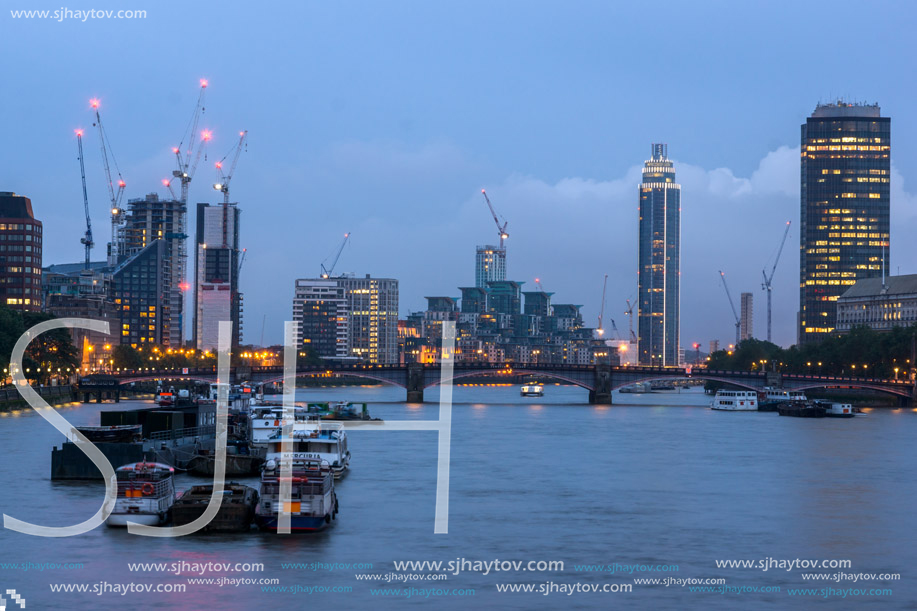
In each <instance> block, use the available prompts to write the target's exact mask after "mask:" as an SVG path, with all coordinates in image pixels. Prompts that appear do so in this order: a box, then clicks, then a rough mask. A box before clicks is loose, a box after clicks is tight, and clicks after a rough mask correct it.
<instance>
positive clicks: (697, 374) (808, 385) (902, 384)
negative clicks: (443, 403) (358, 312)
mask: <svg viewBox="0 0 917 611" xmlns="http://www.w3.org/2000/svg"><path fill="white" fill-rule="evenodd" d="M526 374H528V375H532V376H537V377H538V378H539V379H541V380H556V381H560V382H566V383H568V384H574V385H576V386H579V387H581V388H584V389H586V390H587V391H588V392H589V402H590V403H592V404H596V405H610V404H611V396H612V395H611V393H612V391H614V390H618V389H620V388H622V387H624V386H629V385H631V384H636V383H638V382H652V381H657V380H673V379H697V380H712V381H715V382H722V383H724V384H728V385H730V386H732V387H735V388H744V389H748V390H762V389H764V388H765V387H766V386H770V387H778V388H784V389H786V390H809V389H865V390H871V391H876V392H881V393H886V394H890V395H894V396H896V397H898V401H899V405H902V406H911V405H913V402H914V399H915V385H914V383H913V382H912V381H911V380H888V379H877V378H866V377H855V376H849V377H848V376H822V375H797V374H784V373H772V372H766V373H765V372H750V371H721V370H711V369H703V368H693V369H692V368H690V367H688V368H677V367H632V366H611V365H537V364H526V365H523V364H518V363H461V362H459V363H455V364H454V369H453V375H452V379H453V381H459V380H461V379H463V378H472V377H479V376H489V377H494V378H497V379H499V378H500V377H503V378H508V377H509V376H516V375H526ZM317 375H340V376H347V377H352V378H360V379H364V380H372V381H375V382H381V383H383V384H391V385H393V386H399V387H401V388H404V389H405V391H406V395H407V397H406V398H407V401H408V402H409V403H422V402H423V395H424V390H425V389H427V388H430V387H432V386H436V385H437V384H439V383H440V382H441V367H440V365H439V364H438V363H437V364H421V363H409V364H405V365H334V366H320V365H319V366H314V365H307V366H302V367H297V370H296V376H297V377H306V376H317ZM103 377H104V378H105V379H106V380H107V381H109V383H112V382H115V383H117V384H118V385H123V384H128V383H130V382H142V381H150V380H170V381H184V380H187V381H189V382H190V381H202V382H216V379H217V374H216V369H215V368H186V369H155V368H144V369H137V370H120V371H117V372H115V373H113V374H105V375H104V376H98V377H97V376H86V377H84V378H83V380H82V381H81V388H84V389H86V390H89V389H91V388H93V387H94V386H95V384H94V382H96V381H98V382H101V381H102V380H101V378H103ZM282 380H283V367H282V366H275V367H233V368H231V369H230V381H231V382H232V383H234V384H240V383H243V382H249V383H251V384H253V385H259V384H268V383H275V382H281V381H282Z"/></svg>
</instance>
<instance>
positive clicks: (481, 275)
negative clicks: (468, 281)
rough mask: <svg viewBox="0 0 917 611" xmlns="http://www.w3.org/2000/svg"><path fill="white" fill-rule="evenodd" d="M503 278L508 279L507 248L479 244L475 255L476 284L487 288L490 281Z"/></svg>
mask: <svg viewBox="0 0 917 611" xmlns="http://www.w3.org/2000/svg"><path fill="white" fill-rule="evenodd" d="M503 280H506V249H505V248H500V247H499V246H478V247H477V249H476V251H475V256H474V285H475V286H476V287H477V288H479V289H485V288H487V283H488V282H502V281H503Z"/></svg>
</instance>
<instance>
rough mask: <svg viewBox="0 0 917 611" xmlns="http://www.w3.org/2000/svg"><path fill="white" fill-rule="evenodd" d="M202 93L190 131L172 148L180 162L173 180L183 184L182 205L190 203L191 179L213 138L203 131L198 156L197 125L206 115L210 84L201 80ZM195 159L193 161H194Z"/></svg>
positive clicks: (173, 172) (210, 134)
mask: <svg viewBox="0 0 917 611" xmlns="http://www.w3.org/2000/svg"><path fill="white" fill-rule="evenodd" d="M200 83H201V92H200V93H199V94H198V96H197V105H195V107H194V113H193V114H192V115H191V121H190V122H189V126H190V129H186V131H185V133H184V134H182V139H181V142H180V143H179V144H178V146H176V147H173V148H172V153H174V154H175V159H176V161H177V162H178V169H177V170H172V176H173V178H177V179H178V180H179V181H180V183H181V197H180V200H179V201H181V203H183V204H187V203H188V187H189V185H190V184H191V179H192V178H194V172H195V171H196V170H197V164H198V162H199V161H200V160H201V154H202V153H203V151H204V146H206V144H207V142H208V141H209V140H210V139H211V138H212V137H213V133H212V132H210V131H209V130H206V129H205V130H203V131H201V134H200V143H199V144H198V147H197V154H196V155H195V154H194V142H195V139H196V138H197V125H198V123H199V122H200V118H201V115H202V114H203V113H204V110H205V108H204V92H205V91H207V86H208V85H209V83H208V82H207V79H201V80H200ZM185 138H187V139H188V148H187V150H183V148H184V144H185ZM192 157H193V161H192Z"/></svg>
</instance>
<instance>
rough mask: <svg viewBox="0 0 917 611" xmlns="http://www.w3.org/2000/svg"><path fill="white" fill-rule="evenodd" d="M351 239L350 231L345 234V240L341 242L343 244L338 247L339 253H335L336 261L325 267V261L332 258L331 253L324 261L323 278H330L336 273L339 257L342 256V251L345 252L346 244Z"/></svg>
mask: <svg viewBox="0 0 917 611" xmlns="http://www.w3.org/2000/svg"><path fill="white" fill-rule="evenodd" d="M348 239H350V233H349V232H348V233H345V234H344V241H343V242H341V245H340V246H339V247H338V249H337V253H335V255H334V261H332V262H331V267H325V261H327V260H328V259H330V258H331V256H330V255H329V256H328V257H327V258H326V259H325V261H322V278H330V277H331V274H332V273H334V267H335V266H336V265H337V264H338V259H340V258H341V253H342V252H344V246H346V245H347V240H348Z"/></svg>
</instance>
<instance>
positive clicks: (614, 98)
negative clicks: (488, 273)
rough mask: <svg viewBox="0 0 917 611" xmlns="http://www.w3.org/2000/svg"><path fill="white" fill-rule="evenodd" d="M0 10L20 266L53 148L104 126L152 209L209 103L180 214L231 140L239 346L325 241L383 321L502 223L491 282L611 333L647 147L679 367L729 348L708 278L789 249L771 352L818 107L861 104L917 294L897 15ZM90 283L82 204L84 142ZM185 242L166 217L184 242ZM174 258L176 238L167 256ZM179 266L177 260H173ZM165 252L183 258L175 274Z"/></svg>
mask: <svg viewBox="0 0 917 611" xmlns="http://www.w3.org/2000/svg"><path fill="white" fill-rule="evenodd" d="M61 4H62V3H60V2H58V3H57V4H52V3H46V2H29V1H28V0H4V2H3V6H4V11H3V13H0V58H2V59H0V76H2V83H3V89H4V95H3V96H2V97H0V116H3V117H4V118H5V121H4V131H3V134H4V137H3V143H4V146H3V151H4V152H3V154H2V163H0V190H4V191H7V190H8V191H16V192H18V193H20V194H23V195H27V196H29V197H31V198H32V201H33V205H34V209H35V212H36V215H37V216H38V217H39V218H40V219H41V220H42V221H43V222H44V224H45V235H46V242H45V251H44V264H45V265H47V264H49V263H59V262H73V261H78V260H80V259H81V256H82V249H81V245H80V243H79V239H80V237H81V235H82V223H83V220H82V217H83V214H82V202H81V192H80V185H79V167H78V164H77V160H76V142H75V140H74V138H73V129H74V128H76V127H84V128H87V129H89V128H91V124H92V121H91V114H90V111H89V108H88V100H89V99H90V98H91V97H95V96H97V97H99V98H100V99H101V100H102V113H103V120H104V121H105V124H106V127H107V129H108V131H109V136H110V138H111V142H112V145H113V148H114V153H115V155H116V158H117V161H118V164H119V166H120V168H121V170H122V173H123V175H124V178H125V180H126V181H127V183H128V190H127V196H128V197H131V198H133V197H142V196H143V195H144V194H146V193H148V192H151V191H158V192H159V193H160V194H161V195H164V191H163V188H162V187H161V185H160V180H161V179H162V178H163V177H165V176H167V175H169V174H170V172H171V170H172V168H173V159H172V157H171V154H170V148H171V147H172V146H174V145H176V144H177V142H178V139H179V138H180V136H181V134H182V131H183V129H184V128H185V126H186V124H187V122H188V120H189V117H190V115H191V112H192V109H193V106H194V102H195V100H196V97H197V93H198V85H197V83H198V79H199V78H201V77H206V78H208V79H209V81H210V87H209V89H208V92H207V102H206V113H205V116H204V119H203V120H202V124H201V126H202V127H207V128H211V129H213V130H214V133H215V138H214V141H213V143H212V146H211V148H210V151H209V153H208V160H207V161H206V162H203V161H202V162H201V166H200V168H199V170H198V174H197V176H196V178H195V181H194V182H193V183H192V185H191V197H190V202H191V204H192V205H193V204H194V203H196V202H198V201H209V202H211V203H217V202H218V201H221V200H220V198H219V197H218V194H217V193H216V192H214V191H213V190H212V189H211V188H210V187H209V185H210V183H212V182H213V180H214V169H213V162H214V161H216V160H217V159H219V158H221V157H222V156H223V155H224V154H225V153H226V152H227V151H229V150H230V148H231V147H232V145H233V143H234V141H235V139H236V138H237V133H238V131H239V130H240V129H248V130H249V141H250V143H249V146H248V150H247V152H245V153H243V155H242V158H241V160H240V162H239V167H238V170H237V172H236V176H235V178H234V180H233V188H232V194H233V198H232V199H233V200H235V201H238V202H239V203H240V206H241V208H242V210H243V216H242V218H243V223H244V225H243V230H242V235H243V246H245V247H247V248H248V258H247V261H246V263H245V268H244V269H243V278H242V287H243V290H244V292H245V337H244V339H245V341H248V342H259V341H260V339H261V337H260V336H261V327H262V321H266V326H265V334H264V339H265V342H266V343H269V342H279V341H280V338H281V333H282V331H281V329H282V322H283V321H284V320H286V319H288V318H289V317H290V315H291V299H292V287H293V282H294V280H295V278H297V277H312V276H314V275H316V274H317V273H318V271H319V264H320V263H321V261H322V260H323V259H325V258H326V257H327V256H328V255H329V254H330V253H332V252H333V251H334V250H335V248H336V247H337V245H338V243H339V242H340V239H341V237H342V236H343V234H344V232H346V231H351V232H353V237H352V244H351V245H350V246H348V247H347V249H346V250H345V251H344V254H343V256H342V258H341V262H340V264H339V266H338V270H339V271H348V272H349V271H352V272H355V273H357V274H364V273H372V274H373V275H378V276H388V277H395V278H398V279H400V281H401V314H402V315H405V314H407V313H408V312H410V311H416V310H420V309H423V307H424V305H425V301H424V300H423V297H424V296H425V295H453V296H458V294H459V292H458V290H457V287H459V286H466V285H469V284H472V283H473V274H472V272H473V257H474V247H475V245H476V244H483V243H486V242H491V241H493V239H494V238H495V233H496V229H495V228H494V226H493V221H492V220H491V218H490V216H489V213H488V212H487V209H486V207H485V205H484V202H483V200H482V199H481V196H480V189H481V188H482V187H486V188H487V189H488V193H489V194H491V196H492V200H493V202H494V205H495V206H496V207H497V209H498V210H499V212H500V213H501V214H502V215H504V216H505V217H506V218H507V219H508V220H509V233H510V239H509V240H508V248H509V265H508V267H509V275H510V276H511V277H512V278H514V279H518V280H524V281H526V283H527V284H526V288H532V287H533V285H534V283H533V280H534V278H535V277H536V276H538V277H540V278H542V280H543V282H544V286H545V288H546V290H549V291H553V292H554V293H555V297H554V299H555V302H558V303H563V302H573V303H578V304H583V305H584V308H583V312H584V314H585V316H586V319H587V323H588V324H590V325H594V324H595V318H596V317H597V315H598V309H599V302H600V299H601V287H602V277H603V274H605V273H608V274H609V289H608V291H609V294H608V303H609V307H608V313H607V314H606V316H608V317H612V318H614V319H615V320H616V322H617V324H618V326H619V327H621V328H622V329H624V328H625V327H626V320H625V317H624V316H623V309H624V300H625V299H626V298H627V297H631V296H632V295H633V294H634V293H635V292H636V254H637V249H636V227H637V183H638V181H639V166H640V165H641V164H642V162H643V160H645V159H646V157H647V156H648V155H649V151H650V143H652V142H666V143H668V145H669V155H670V157H672V158H673V159H674V160H675V162H676V171H677V173H678V179H679V182H680V183H681V184H682V185H683V192H682V207H683V235H682V241H683V253H682V254H683V278H682V282H683V285H682V286H683V290H682V345H690V344H691V343H692V342H694V341H700V342H702V343H703V345H704V348H706V346H707V341H708V340H710V339H714V338H717V339H720V340H721V341H723V342H724V343H728V342H729V341H731V338H732V337H733V324H732V321H731V313H730V311H729V306H728V304H727V302H726V297H725V294H724V293H723V291H722V287H721V286H720V285H719V276H718V274H717V271H718V270H719V269H723V270H724V271H725V272H726V273H727V277H728V278H729V281H730V284H731V290H732V291H733V293H734V294H735V295H736V298H738V293H739V292H741V291H752V292H754V294H755V302H756V303H755V305H756V308H755V310H756V321H755V324H756V329H755V333H756V335H757V336H759V337H761V336H763V334H764V311H765V310H764V294H763V292H762V291H761V287H760V276H761V269H762V267H763V266H764V265H765V264H766V263H767V262H768V260H769V259H772V257H773V255H774V251H775V250H776V247H777V244H778V242H779V238H780V234H781V231H782V225H783V223H784V222H785V221H786V220H792V221H793V229H791V233H790V240H789V242H788V246H787V249H786V250H785V251H784V256H783V259H782V260H781V262H780V266H779V268H778V271H777V277H776V280H775V302H776V303H775V314H774V320H775V335H776V337H775V339H776V340H777V341H778V342H780V343H782V344H790V343H793V342H794V341H795V318H796V310H797V307H798V273H799V271H798V268H799V263H798V245H799V234H798V232H797V231H796V228H797V226H798V222H799V201H798V189H799V162H798V146H799V126H800V124H801V123H802V122H804V120H805V117H806V116H807V115H808V114H809V113H810V112H811V111H812V110H813V109H814V107H815V104H816V103H817V102H818V101H828V100H832V99H836V98H837V97H840V96H843V97H845V98H846V99H848V100H861V101H869V102H873V101H877V102H879V103H880V105H881V107H882V112H883V114H884V115H887V116H891V117H892V149H893V166H894V168H895V175H894V180H893V185H892V192H893V195H892V215H893V216H892V225H893V227H892V248H891V268H892V271H893V272H895V271H897V268H898V267H899V266H900V271H901V272H902V273H913V272H917V267H915V266H914V264H913V261H914V260H915V256H917V245H915V243H914V242H915V241H914V240H913V239H912V238H911V237H910V236H912V235H913V233H914V230H915V229H917V211H915V206H917V196H915V193H917V186H915V185H917V145H915V137H917V124H915V119H914V117H915V115H914V113H913V111H912V109H913V106H914V99H915V97H917V96H915V94H917V91H915V84H914V79H913V78H912V76H913V75H912V71H911V70H910V64H911V60H912V58H913V57H914V56H915V50H917V49H915V44H914V38H913V27H912V24H913V23H914V17H915V8H914V7H915V5H914V4H913V3H909V2H878V3H863V2H843V1H832V2H767V3H764V2H760V3H750V2H745V3H742V2H713V1H703V2H664V1H656V2H649V3H648V2H628V3H614V2H585V1H579V2H532V1H526V2H522V1H512V2H509V1H508V2H474V1H463V2H431V1H416V2H289V3H269V2H261V3H254V2H226V1H224V2H162V1H159V2H153V1H151V0H119V1H118V2H111V1H108V0H94V1H93V2H92V3H85V4H82V3H81V1H80V0H74V2H73V3H72V4H73V5H70V3H63V4H68V7H67V8H69V9H71V10H74V9H89V8H95V9H111V10H118V9H133V10H146V11H147V18H146V19H138V20H115V19H90V20H88V21H86V22H85V23H84V22H82V21H79V20H66V21H65V22H57V21H54V20H39V19H30V20H28V19H13V18H12V16H11V14H10V10H9V9H12V10H16V9H30V8H34V9H39V8H47V9H51V10H55V9H60V8H61ZM85 145H86V147H87V172H88V174H89V191H90V199H91V202H92V214H93V222H94V232H95V236H96V241H97V244H98V246H97V248H96V251H95V252H96V256H95V257H94V259H101V258H102V253H103V252H104V242H105V241H106V239H107V237H108V231H109V223H108V219H107V210H108V203H107V201H106V196H105V186H104V179H103V173H102V168H101V160H100V155H99V153H98V140H97V136H96V134H95V133H94V132H89V133H88V135H87V137H86V142H85ZM189 216H190V218H189V221H190V225H191V227H190V229H192V230H193V214H192V215H189ZM189 233H191V234H192V235H193V231H189ZM189 246H190V244H189ZM189 250H190V248H189Z"/></svg>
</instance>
